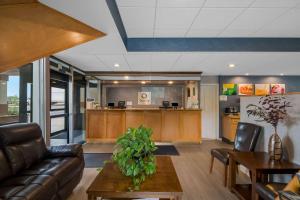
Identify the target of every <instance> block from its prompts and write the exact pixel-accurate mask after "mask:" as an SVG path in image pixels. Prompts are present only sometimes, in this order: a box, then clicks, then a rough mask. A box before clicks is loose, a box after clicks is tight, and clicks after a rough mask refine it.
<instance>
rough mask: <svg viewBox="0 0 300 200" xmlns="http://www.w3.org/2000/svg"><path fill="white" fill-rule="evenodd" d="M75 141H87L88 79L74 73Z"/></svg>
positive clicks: (73, 138)
mask: <svg viewBox="0 0 300 200" xmlns="http://www.w3.org/2000/svg"><path fill="white" fill-rule="evenodd" d="M73 78H74V79H73V80H74V82H73V130H72V133H73V135H72V136H73V137H72V140H73V141H72V142H73V143H84V142H85V109H86V105H85V104H86V80H85V77H84V75H82V74H80V73H77V72H74V73H73Z"/></svg>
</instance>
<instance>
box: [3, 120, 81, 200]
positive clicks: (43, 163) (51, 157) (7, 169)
mask: <svg viewBox="0 0 300 200" xmlns="http://www.w3.org/2000/svg"><path fill="white" fill-rule="evenodd" d="M83 169H84V160H83V151H82V147H81V145H78V144H73V145H64V146H58V147H51V148H47V147H46V145H45V142H44V139H43V138H42V134H41V130H40V128H39V126H38V125H37V124H14V125H6V126H1V127H0V200H3V199H4V200H64V199H66V198H67V197H68V195H70V193H71V192H72V190H73V189H74V188H75V187H76V185H77V184H78V183H79V181H80V180H81V177H82V173H83Z"/></svg>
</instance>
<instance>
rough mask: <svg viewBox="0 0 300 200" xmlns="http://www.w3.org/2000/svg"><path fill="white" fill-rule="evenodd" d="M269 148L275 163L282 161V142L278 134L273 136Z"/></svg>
mask: <svg viewBox="0 0 300 200" xmlns="http://www.w3.org/2000/svg"><path fill="white" fill-rule="evenodd" d="M268 147H269V148H268V152H269V155H270V159H271V160H274V161H279V160H281V158H282V154H283V149H282V141H281V138H280V137H279V135H278V134H277V133H274V134H273V135H271V137H270V139H269V146H268Z"/></svg>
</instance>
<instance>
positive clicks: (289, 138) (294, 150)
mask: <svg viewBox="0 0 300 200" xmlns="http://www.w3.org/2000/svg"><path fill="white" fill-rule="evenodd" d="M259 98H260V97H242V98H241V121H242V122H250V123H255V124H259V125H261V126H263V127H264V131H263V134H262V135H261V137H260V138H259V141H258V145H257V150H258V151H267V149H268V140H269V137H270V135H271V134H273V132H274V130H273V128H272V126H271V125H269V124H266V123H264V122H256V121H254V120H253V118H251V117H248V116H247V113H246V106H247V105H249V104H256V105H258V101H259ZM287 99H288V100H289V101H290V102H291V103H292V105H293V107H292V108H289V109H288V113H289V117H288V120H287V121H285V122H284V123H281V124H279V126H278V134H279V136H280V137H281V139H282V141H283V148H284V153H285V156H286V157H287V158H288V159H289V160H291V161H293V162H296V163H299V164H300V132H299V130H300V95H299V94H295V95H287Z"/></svg>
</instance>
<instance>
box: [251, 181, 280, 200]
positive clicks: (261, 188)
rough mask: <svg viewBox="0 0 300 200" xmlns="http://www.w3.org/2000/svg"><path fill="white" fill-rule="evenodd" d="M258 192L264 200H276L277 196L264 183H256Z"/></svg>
mask: <svg viewBox="0 0 300 200" xmlns="http://www.w3.org/2000/svg"><path fill="white" fill-rule="evenodd" d="M256 192H257V193H258V194H259V196H260V197H261V198H262V199H264V200H274V199H275V197H276V196H277V194H276V193H275V192H274V191H273V190H271V189H270V188H268V187H266V186H265V185H264V184H262V183H256Z"/></svg>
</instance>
